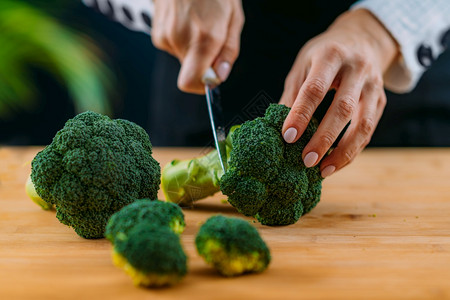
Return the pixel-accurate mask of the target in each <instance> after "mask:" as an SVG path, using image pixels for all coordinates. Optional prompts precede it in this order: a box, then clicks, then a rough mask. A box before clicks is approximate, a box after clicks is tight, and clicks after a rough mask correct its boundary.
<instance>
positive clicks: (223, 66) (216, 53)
mask: <svg viewBox="0 0 450 300" xmlns="http://www.w3.org/2000/svg"><path fill="white" fill-rule="evenodd" d="M243 24H244V13H243V10H242V3H241V0H155V13H154V18H153V27H152V41H153V44H154V45H155V47H157V48H159V49H161V50H165V51H167V52H169V53H170V54H172V55H174V56H175V57H177V58H178V59H179V60H180V62H181V69H180V73H179V74H178V87H179V88H180V89H181V90H182V91H185V92H189V93H195V94H203V93H204V85H203V83H202V82H201V78H202V76H203V74H204V73H205V71H206V70H207V69H208V68H209V67H211V66H212V67H213V69H214V70H215V72H216V74H217V76H218V77H219V79H220V80H221V81H225V80H226V78H227V77H228V75H229V73H230V71H231V67H232V65H233V63H234V62H235V60H236V59H237V57H238V55H239V48H240V36H241V31H242V27H243Z"/></svg>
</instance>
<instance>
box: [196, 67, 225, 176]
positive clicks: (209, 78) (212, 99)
mask: <svg viewBox="0 0 450 300" xmlns="http://www.w3.org/2000/svg"><path fill="white" fill-rule="evenodd" d="M202 82H203V83H204V84H205V96H206V105H207V107H208V115H209V121H210V122H211V129H212V133H213V137H214V144H215V145H216V149H217V155H218V156H219V161H220V166H221V167H222V170H223V173H225V172H226V170H227V150H226V143H225V140H226V134H225V126H224V118H223V112H222V105H221V103H220V91H219V88H218V85H219V84H220V80H219V78H218V77H217V75H216V73H215V72H214V70H213V69H212V68H209V69H208V70H206V72H205V74H204V75H203V77H202Z"/></svg>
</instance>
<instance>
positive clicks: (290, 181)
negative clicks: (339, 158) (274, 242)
mask: <svg viewBox="0 0 450 300" xmlns="http://www.w3.org/2000/svg"><path fill="white" fill-rule="evenodd" d="M289 110H290V109H289V108H288V107H286V106H284V105H278V104H271V105H270V106H269V107H268V108H267V110H266V114H265V116H264V117H262V118H256V119H255V120H252V121H248V122H245V123H244V124H242V125H241V126H240V127H239V128H237V129H236V130H235V131H234V133H233V138H232V146H231V153H230V159H229V161H228V167H229V169H228V170H227V172H226V173H225V174H224V175H223V176H222V177H221V179H220V189H221V190H222V192H223V193H224V194H225V195H227V196H228V202H229V203H230V204H231V205H233V206H234V207H235V208H236V209H237V210H238V211H239V212H241V213H243V214H244V215H247V216H254V217H256V219H257V220H258V221H260V222H261V223H262V224H265V225H289V224H293V223H295V222H297V220H298V219H299V218H300V217H301V216H302V215H303V214H305V213H307V212H309V211H310V210H311V209H312V208H314V206H316V204H317V203H318V202H319V200H320V194H321V189H322V179H323V178H322V177H321V176H320V171H319V167H318V166H316V167H313V168H306V167H305V165H304V163H303V161H302V151H303V149H304V147H305V146H306V144H307V142H308V141H309V140H310V139H311V137H312V135H313V134H314V132H315V131H316V129H317V122H316V121H315V120H312V121H311V122H310V123H309V125H308V127H307V129H306V131H305V132H304V133H303V135H302V137H301V138H300V139H299V140H298V141H297V142H295V143H293V144H288V143H286V142H285V141H284V139H283V137H282V135H281V128H282V126H283V122H284V120H285V119H286V116H287V115H288V113H289Z"/></svg>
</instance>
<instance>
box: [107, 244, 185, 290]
mask: <svg viewBox="0 0 450 300" xmlns="http://www.w3.org/2000/svg"><path fill="white" fill-rule="evenodd" d="M112 260H113V263H114V265H115V266H116V267H118V268H121V269H123V270H124V271H125V273H126V274H128V276H130V277H131V279H132V281H133V284H134V285H136V286H143V287H163V286H170V285H174V284H176V283H178V282H179V281H180V280H181V278H182V277H181V276H179V275H177V274H155V273H144V272H141V271H139V270H137V269H136V268H134V267H133V266H132V265H131V264H130V263H129V262H128V260H127V259H126V258H125V257H124V256H123V255H121V254H120V253H118V252H116V251H115V250H113V251H112Z"/></svg>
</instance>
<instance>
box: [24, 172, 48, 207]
mask: <svg viewBox="0 0 450 300" xmlns="http://www.w3.org/2000/svg"><path fill="white" fill-rule="evenodd" d="M25 191H26V193H27V195H28V197H30V199H31V200H32V201H33V202H34V203H36V204H37V205H39V206H40V207H41V208H42V209H43V210H50V209H53V205H51V204H48V203H47V202H45V201H44V200H43V199H42V198H41V197H40V196H39V195H38V193H37V192H36V189H35V188H34V184H33V181H31V176H28V179H27V183H26V184H25Z"/></svg>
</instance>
